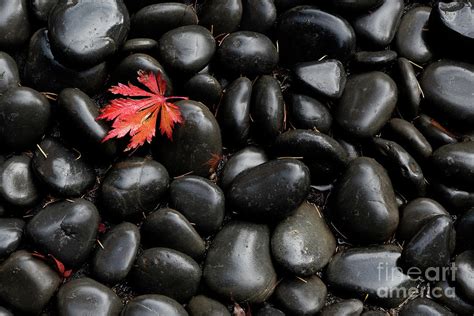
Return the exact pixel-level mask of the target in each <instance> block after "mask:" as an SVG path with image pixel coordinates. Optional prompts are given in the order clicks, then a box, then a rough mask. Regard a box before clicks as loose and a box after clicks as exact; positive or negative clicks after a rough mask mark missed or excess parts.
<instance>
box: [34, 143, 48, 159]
mask: <svg viewBox="0 0 474 316" xmlns="http://www.w3.org/2000/svg"><path fill="white" fill-rule="evenodd" d="M36 147H38V149H39V151H40V152H41V154H42V155H43V156H44V158H48V155H47V154H46V153H45V152H44V150H43V148H41V146H40V145H39V144H36Z"/></svg>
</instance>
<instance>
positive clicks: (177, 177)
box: [173, 171, 194, 180]
mask: <svg viewBox="0 0 474 316" xmlns="http://www.w3.org/2000/svg"><path fill="white" fill-rule="evenodd" d="M192 173H194V171H189V172H186V173H185V174H182V175H179V176H176V177H173V179H175V180H176V179H179V178H182V177H185V176H189V175H190V174H192Z"/></svg>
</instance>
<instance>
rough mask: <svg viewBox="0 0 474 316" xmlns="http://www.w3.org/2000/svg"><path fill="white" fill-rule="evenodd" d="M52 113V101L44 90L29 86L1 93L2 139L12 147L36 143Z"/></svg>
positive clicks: (24, 146)
mask: <svg viewBox="0 0 474 316" xmlns="http://www.w3.org/2000/svg"><path fill="white" fill-rule="evenodd" d="M50 116H51V107H50V104H49V102H48V100H47V99H46V98H45V97H44V96H43V95H42V94H41V93H39V92H37V91H35V90H33V89H31V88H26V87H18V88H12V89H9V90H8V91H7V92H5V93H4V94H3V95H1V96H0V143H1V144H2V145H3V146H6V147H8V148H10V149H13V150H25V149H27V148H29V147H31V146H33V145H34V144H35V143H36V142H38V141H39V140H40V139H41V137H42V136H43V134H44V132H45V131H46V128H47V127H48V124H49V120H50Z"/></svg>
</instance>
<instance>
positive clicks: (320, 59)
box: [318, 55, 328, 61]
mask: <svg viewBox="0 0 474 316" xmlns="http://www.w3.org/2000/svg"><path fill="white" fill-rule="evenodd" d="M326 57H328V55H324V56H323V57H321V58H319V59H318V61H322V60H323V59H324V58H326Z"/></svg>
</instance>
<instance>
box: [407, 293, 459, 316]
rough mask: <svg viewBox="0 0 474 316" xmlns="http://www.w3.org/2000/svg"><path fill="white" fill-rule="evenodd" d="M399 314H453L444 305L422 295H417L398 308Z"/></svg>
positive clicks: (427, 315) (443, 315) (452, 315)
mask: <svg viewBox="0 0 474 316" xmlns="http://www.w3.org/2000/svg"><path fill="white" fill-rule="evenodd" d="M399 315H400V316H412V315H421V316H425V315H426V316H454V315H455V314H454V313H452V312H450V311H449V310H448V309H447V308H445V307H444V306H442V305H440V304H438V303H436V302H434V301H432V300H430V299H427V298H424V297H419V298H416V299H414V300H411V301H409V302H408V303H407V304H406V305H404V306H403V307H402V308H401V309H400V314H399Z"/></svg>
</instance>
